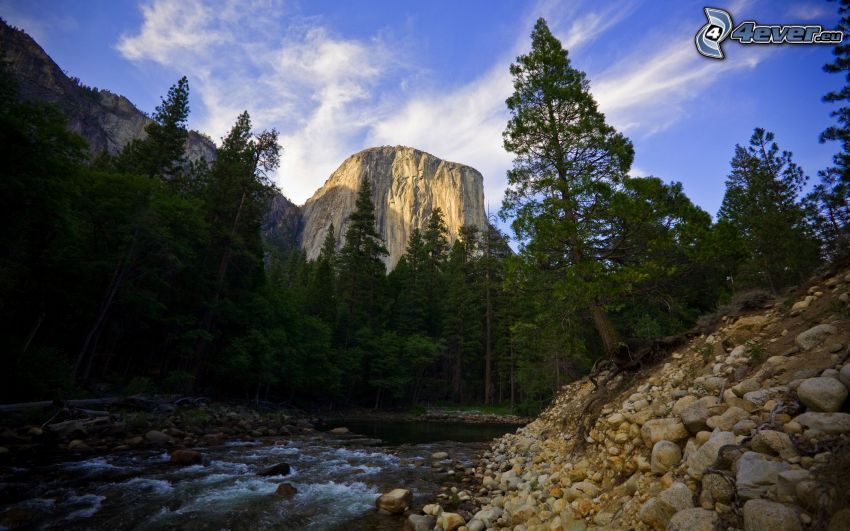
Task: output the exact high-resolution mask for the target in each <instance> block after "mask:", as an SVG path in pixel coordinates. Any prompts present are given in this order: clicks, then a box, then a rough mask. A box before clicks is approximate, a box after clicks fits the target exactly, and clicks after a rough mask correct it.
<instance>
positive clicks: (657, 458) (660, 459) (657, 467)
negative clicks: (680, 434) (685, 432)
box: [650, 441, 682, 475]
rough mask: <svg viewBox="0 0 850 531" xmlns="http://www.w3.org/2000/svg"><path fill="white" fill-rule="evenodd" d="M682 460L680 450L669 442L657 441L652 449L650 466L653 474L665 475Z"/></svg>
mask: <svg viewBox="0 0 850 531" xmlns="http://www.w3.org/2000/svg"><path fill="white" fill-rule="evenodd" d="M681 460H682V449H681V448H679V445H678V444H676V443H674V442H670V441H658V442H657V443H655V445H654V446H653V447H652V457H651V459H650V466H651V470H652V473H653V474H658V475H661V474H666V473H667V472H668V471H669V470H670V469H671V468H673V467H675V466H676V465H678V464H679V462H680V461H681Z"/></svg>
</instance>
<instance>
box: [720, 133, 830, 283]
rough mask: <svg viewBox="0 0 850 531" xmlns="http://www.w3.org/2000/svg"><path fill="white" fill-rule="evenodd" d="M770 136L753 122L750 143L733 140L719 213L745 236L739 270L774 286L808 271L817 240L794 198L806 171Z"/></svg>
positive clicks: (809, 270) (790, 280)
mask: <svg viewBox="0 0 850 531" xmlns="http://www.w3.org/2000/svg"><path fill="white" fill-rule="evenodd" d="M773 140H774V135H773V133H771V132H768V131H765V130H764V129H762V128H756V129H755V130H754V131H753V135H752V137H751V138H750V142H749V146H747V147H746V148H744V147H743V146H740V145H737V146H735V156H734V157H733V158H732V171H731V173H730V174H729V177H728V178H727V180H726V194H725V195H724V197H723V203H722V205H721V207H720V212H719V213H718V218H719V219H720V220H722V221H727V222H729V223H730V224H731V225H732V226H733V227H734V228H735V229H737V230H738V232H739V233H740V235H741V237H742V239H743V241H744V245H745V247H746V251H747V253H748V258H747V260H746V261H745V263H743V264H741V265H740V268H739V273H740V274H742V275H744V276H745V278H748V279H749V281H750V282H752V283H755V284H757V285H758V284H761V285H766V286H767V287H769V288H770V289H772V290H774V291H776V290H777V289H779V288H781V287H784V286H787V285H789V284H790V283H793V282H797V281H799V280H800V279H801V278H802V277H803V275H806V274H808V273H810V272H811V270H812V268H813V267H814V266H815V265H816V263H817V244H816V242H815V240H814V239H813V238H812V236H811V234H810V228H809V226H808V225H807V224H806V221H805V217H804V212H803V208H802V207H801V205H800V204H799V202H798V201H797V195H798V194H799V193H800V191H801V190H802V188H803V185H804V184H805V182H806V177H805V175H804V174H803V170H802V169H801V168H800V167H799V166H797V165H796V164H795V163H794V161H793V160H792V154H791V153H790V152H788V151H782V152H780V150H779V146H778V145H777V144H776V143H775V142H774V141H773Z"/></svg>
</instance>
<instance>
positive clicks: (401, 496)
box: [375, 489, 413, 514]
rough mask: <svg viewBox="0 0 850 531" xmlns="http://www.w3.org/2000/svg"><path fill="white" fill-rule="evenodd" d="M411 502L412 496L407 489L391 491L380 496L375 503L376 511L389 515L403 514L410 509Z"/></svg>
mask: <svg viewBox="0 0 850 531" xmlns="http://www.w3.org/2000/svg"><path fill="white" fill-rule="evenodd" d="M412 502H413V494H411V493H410V491H409V490H407V489H393V490H391V491H389V492H387V493H385V494H381V496H380V497H378V500H377V501H376V502H375V505H376V506H377V508H378V510H381V511H386V512H388V513H390V514H399V513H403V512H404V511H406V510H407V508H408V507H410V504H411V503H412Z"/></svg>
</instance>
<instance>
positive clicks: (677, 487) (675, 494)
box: [638, 483, 694, 529]
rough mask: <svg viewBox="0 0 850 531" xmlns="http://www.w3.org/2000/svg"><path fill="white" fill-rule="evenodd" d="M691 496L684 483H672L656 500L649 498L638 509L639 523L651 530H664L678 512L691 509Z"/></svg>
mask: <svg viewBox="0 0 850 531" xmlns="http://www.w3.org/2000/svg"><path fill="white" fill-rule="evenodd" d="M693 505H694V504H693V494H692V493H691V491H690V489H689V488H688V487H687V486H686V485H685V484H684V483H674V484H673V485H672V486H671V487H670V488H668V489H666V490H664V491H663V492H661V494H659V495H658V497H656V498H650V499H649V500H647V501H646V503H644V504H643V505H642V506H641V508H640V513H639V514H638V516H639V518H640V520H641V522H643V523H645V524H646V525H648V526H650V527H652V528H653V529H665V528H666V527H667V523H668V522H669V521H670V519H671V518H672V517H673V515H674V514H676V513H677V512H679V511H682V510H685V509H690V508H691V507H693Z"/></svg>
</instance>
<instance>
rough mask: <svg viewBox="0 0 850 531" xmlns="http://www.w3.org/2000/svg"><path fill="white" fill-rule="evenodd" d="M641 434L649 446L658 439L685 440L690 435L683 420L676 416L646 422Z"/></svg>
mask: <svg viewBox="0 0 850 531" xmlns="http://www.w3.org/2000/svg"><path fill="white" fill-rule="evenodd" d="M640 435H641V437H642V438H643V443H644V444H645V445H646V446H647V448H652V446H653V445H654V444H655V443H657V442H658V441H665V440H666V441H674V442H675V441H683V440H685V439H687V438H688V437H689V436H690V433H689V432H688V430H687V428H685V425H684V424H682V421H681V420H679V419H676V418H666V419H652V420H648V421H646V422H645V423H644V425H643V426H642V427H641V429H640Z"/></svg>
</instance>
